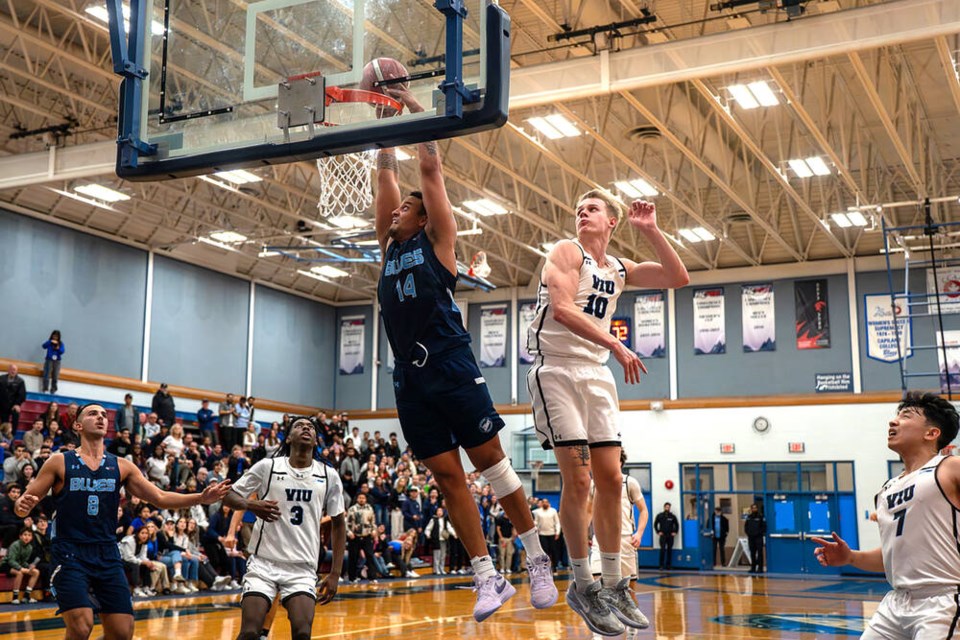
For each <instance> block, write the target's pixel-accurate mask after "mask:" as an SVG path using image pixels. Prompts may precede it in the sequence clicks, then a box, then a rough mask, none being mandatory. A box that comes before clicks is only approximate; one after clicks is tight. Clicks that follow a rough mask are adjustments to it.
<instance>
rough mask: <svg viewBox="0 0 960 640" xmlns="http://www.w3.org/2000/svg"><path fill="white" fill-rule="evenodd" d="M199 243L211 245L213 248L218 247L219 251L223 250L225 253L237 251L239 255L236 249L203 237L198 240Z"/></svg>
mask: <svg viewBox="0 0 960 640" xmlns="http://www.w3.org/2000/svg"><path fill="white" fill-rule="evenodd" d="M197 242H202V243H203V244H209V245H210V246H211V247H217V248H218V249H223V250H224V251H237V252H238V253H239V251H238V250H237V248H236V247H231V246H230V245H228V244H224V243H222V242H217V241H216V240H211V239H210V238H206V237H203V236H201V237H199V238H197Z"/></svg>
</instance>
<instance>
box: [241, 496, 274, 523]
mask: <svg viewBox="0 0 960 640" xmlns="http://www.w3.org/2000/svg"><path fill="white" fill-rule="evenodd" d="M247 508H248V509H249V510H250V511H252V512H253V514H254V515H255V516H257V517H258V518H260V519H261V520H263V521H265V522H273V521H275V520H276V519H277V518H279V517H280V507H279V506H278V505H277V501H276V500H250V501H248V502H247Z"/></svg>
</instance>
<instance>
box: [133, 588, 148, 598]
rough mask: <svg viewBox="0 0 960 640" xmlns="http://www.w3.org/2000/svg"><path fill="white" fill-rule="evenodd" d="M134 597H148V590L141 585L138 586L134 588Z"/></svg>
mask: <svg viewBox="0 0 960 640" xmlns="http://www.w3.org/2000/svg"><path fill="white" fill-rule="evenodd" d="M133 597H134V598H146V597H147V593H146V591H144V590H143V589H142V588H141V587H136V588H134V590H133Z"/></svg>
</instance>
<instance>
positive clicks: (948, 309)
mask: <svg viewBox="0 0 960 640" xmlns="http://www.w3.org/2000/svg"><path fill="white" fill-rule="evenodd" d="M937 280H939V281H940V283H939V286H937V285H935V284H934V282H933V269H927V294H928V296H929V297H928V298H927V302H928V303H929V304H928V305H927V313H937V298H936V296H937V294H938V293H939V294H940V313H960V267H939V268H938V269H937Z"/></svg>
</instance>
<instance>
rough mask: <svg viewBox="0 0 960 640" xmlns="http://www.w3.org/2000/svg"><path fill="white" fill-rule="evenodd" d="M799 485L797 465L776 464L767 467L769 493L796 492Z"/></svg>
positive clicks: (788, 463) (787, 463)
mask: <svg viewBox="0 0 960 640" xmlns="http://www.w3.org/2000/svg"><path fill="white" fill-rule="evenodd" d="M798 484H799V483H798V481H797V465H796V464H794V463H791V462H774V463H770V464H768V465H767V491H796V490H797V489H798Z"/></svg>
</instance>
